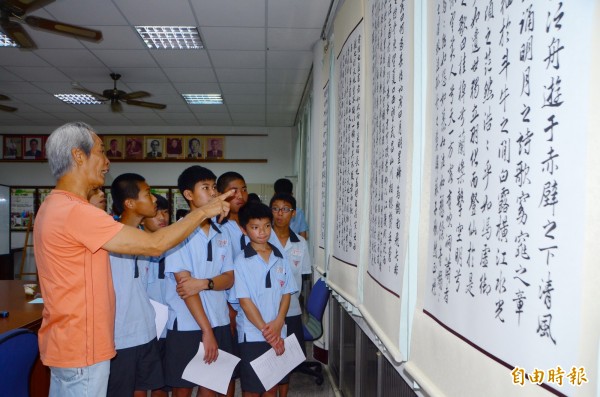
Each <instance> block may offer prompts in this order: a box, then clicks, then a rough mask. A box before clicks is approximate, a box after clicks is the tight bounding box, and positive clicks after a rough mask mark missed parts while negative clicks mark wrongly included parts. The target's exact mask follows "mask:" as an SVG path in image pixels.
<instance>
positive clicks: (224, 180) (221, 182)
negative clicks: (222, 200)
mask: <svg viewBox="0 0 600 397" xmlns="http://www.w3.org/2000/svg"><path fill="white" fill-rule="evenodd" d="M238 179H239V180H241V181H244V183H246V180H245V179H244V177H243V176H242V175H240V174H238V173H237V172H235V171H228V172H226V173H224V174H222V175H221V176H220V177H219V179H217V191H218V192H219V193H221V194H223V193H225V189H226V188H227V185H229V183H231V182H232V181H237V180H238Z"/></svg>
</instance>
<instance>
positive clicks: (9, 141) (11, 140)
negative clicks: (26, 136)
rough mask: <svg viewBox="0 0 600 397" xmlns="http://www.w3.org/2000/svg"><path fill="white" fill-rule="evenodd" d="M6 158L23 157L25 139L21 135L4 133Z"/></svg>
mask: <svg viewBox="0 0 600 397" xmlns="http://www.w3.org/2000/svg"><path fill="white" fill-rule="evenodd" d="M3 143H4V158H5V159H20V158H22V157H23V139H22V137H21V136H20V135H19V136H17V135H4V142H3Z"/></svg>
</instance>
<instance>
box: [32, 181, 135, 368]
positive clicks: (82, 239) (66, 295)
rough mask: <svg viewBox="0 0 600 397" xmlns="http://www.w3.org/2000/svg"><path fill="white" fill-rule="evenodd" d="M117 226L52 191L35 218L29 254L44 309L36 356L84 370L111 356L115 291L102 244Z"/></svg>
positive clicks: (76, 199)
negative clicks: (38, 349)
mask: <svg viewBox="0 0 600 397" xmlns="http://www.w3.org/2000/svg"><path fill="white" fill-rule="evenodd" d="M122 228H123V224H121V223H119V222H116V221H115V220H114V219H113V218H112V217H111V216H110V215H108V214H107V213H106V212H104V211H102V210H100V209H98V208H96V207H94V206H93V205H91V204H89V203H88V202H87V201H85V200H83V199H82V198H81V197H79V196H76V195H73V194H71V193H69V192H66V191H63V190H53V191H52V192H51V193H50V195H49V196H48V197H46V199H45V200H44V202H43V203H42V205H41V206H40V210H39V211H38V214H37V216H36V218H35V226H34V231H33V234H34V244H33V247H34V252H35V260H36V264H37V268H38V274H39V278H40V287H41V290H42V297H43V298H44V311H43V319H42V326H41V328H40V330H39V332H38V338H39V344H40V356H41V359H42V362H43V363H44V364H45V365H48V366H53V367H86V366H89V365H93V364H96V363H98V362H101V361H105V360H109V359H111V358H112V357H114V355H115V344H114V323H115V292H114V289H113V283H112V276H111V271H110V264H109V259H108V252H107V251H105V250H104V249H102V246H103V245H104V244H105V243H106V242H108V241H109V240H110V239H112V238H113V237H114V236H115V235H116V234H117V233H118V232H119V231H121V229H122Z"/></svg>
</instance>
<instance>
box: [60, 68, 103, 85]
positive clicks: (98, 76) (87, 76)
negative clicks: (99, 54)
mask: <svg viewBox="0 0 600 397" xmlns="http://www.w3.org/2000/svg"><path fill="white" fill-rule="evenodd" d="M60 70H61V71H62V72H63V73H64V74H65V75H66V76H67V77H68V78H69V80H71V81H77V82H84V81H88V82H103V81H110V76H109V74H110V69H108V68H106V67H102V68H81V67H79V66H78V67H70V68H68V67H63V68H60Z"/></svg>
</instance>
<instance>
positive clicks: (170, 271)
mask: <svg viewBox="0 0 600 397" xmlns="http://www.w3.org/2000/svg"><path fill="white" fill-rule="evenodd" d="M208 230H209V232H208V236H207V235H206V233H204V231H203V230H202V229H201V228H197V229H196V230H195V231H194V232H192V234H190V235H189V236H188V238H186V239H185V240H184V241H183V242H182V243H181V244H179V245H178V246H177V247H175V248H173V249H172V250H170V251H168V252H167V255H166V259H165V279H166V280H167V281H166V283H167V291H166V301H167V304H168V305H169V320H168V322H167V328H168V329H170V330H173V329H174V324H175V319H177V330H179V331H198V330H200V326H199V325H198V323H197V322H196V320H195V319H194V317H193V316H192V314H191V313H190V311H189V310H188V308H187V306H186V304H185V301H184V300H183V299H181V298H180V297H179V295H178V294H177V291H176V287H177V281H176V280H175V274H174V273H179V272H182V271H188V272H190V274H191V275H192V277H194V278H197V279H205V278H214V277H217V276H219V275H220V274H222V273H225V272H228V271H232V270H233V258H232V251H231V237H230V236H229V233H228V232H227V231H226V230H224V229H222V228H220V227H219V226H217V224H216V223H214V222H213V221H211V225H210V228H209V229H208ZM200 299H201V301H202V306H203V307H204V311H205V312H206V317H207V318H208V321H209V322H210V325H211V326H212V327H213V328H215V327H220V326H223V325H229V322H230V321H229V308H228V307H227V297H226V293H225V291H214V290H204V291H201V292H200Z"/></svg>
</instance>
